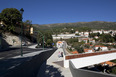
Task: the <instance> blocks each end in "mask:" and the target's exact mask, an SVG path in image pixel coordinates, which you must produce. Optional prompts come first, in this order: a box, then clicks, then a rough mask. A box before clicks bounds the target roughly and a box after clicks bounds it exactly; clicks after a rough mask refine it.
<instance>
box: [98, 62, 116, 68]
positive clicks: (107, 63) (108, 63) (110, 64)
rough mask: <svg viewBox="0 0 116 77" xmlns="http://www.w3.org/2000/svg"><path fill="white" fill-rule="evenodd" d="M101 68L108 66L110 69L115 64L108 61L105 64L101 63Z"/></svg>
mask: <svg viewBox="0 0 116 77" xmlns="http://www.w3.org/2000/svg"><path fill="white" fill-rule="evenodd" d="M100 64H101V65H102V66H107V65H108V66H110V67H113V66H115V65H116V63H113V62H110V61H106V62H103V63H100Z"/></svg>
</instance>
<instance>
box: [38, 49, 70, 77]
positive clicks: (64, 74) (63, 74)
mask: <svg viewBox="0 0 116 77" xmlns="http://www.w3.org/2000/svg"><path fill="white" fill-rule="evenodd" d="M59 51H63V49H62V48H60V49H58V50H56V51H55V52H54V53H53V55H52V56H51V57H50V58H49V59H48V60H47V61H46V62H45V63H43V64H42V66H41V68H40V70H39V72H38V76H37V77H72V74H71V72H70V69H69V68H64V67H63V57H60V58H58V53H59Z"/></svg>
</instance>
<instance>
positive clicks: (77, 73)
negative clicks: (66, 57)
mask: <svg viewBox="0 0 116 77" xmlns="http://www.w3.org/2000/svg"><path fill="white" fill-rule="evenodd" d="M69 67H70V71H71V73H72V76H73V77H116V75H111V74H106V73H101V72H94V71H89V70H84V69H76V68H75V66H74V65H73V63H71V61H70V62H69Z"/></svg>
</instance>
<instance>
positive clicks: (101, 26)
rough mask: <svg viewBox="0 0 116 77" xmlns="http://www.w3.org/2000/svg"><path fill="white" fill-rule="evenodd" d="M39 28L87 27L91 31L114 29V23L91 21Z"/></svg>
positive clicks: (115, 25) (46, 25) (115, 24)
mask: <svg viewBox="0 0 116 77" xmlns="http://www.w3.org/2000/svg"><path fill="white" fill-rule="evenodd" d="M39 27H41V28H45V29H46V28H49V27H51V28H65V27H89V28H91V29H106V30H107V29H116V22H105V21H92V22H76V23H57V24H45V25H40V26H39Z"/></svg>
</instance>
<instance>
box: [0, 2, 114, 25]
mask: <svg viewBox="0 0 116 77" xmlns="http://www.w3.org/2000/svg"><path fill="white" fill-rule="evenodd" d="M5 8H16V9H18V10H20V8H23V9H24V13H23V21H26V20H31V21H32V24H53V23H73V22H90V21H108V22H116V0H0V12H2V10H3V9H5Z"/></svg>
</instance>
